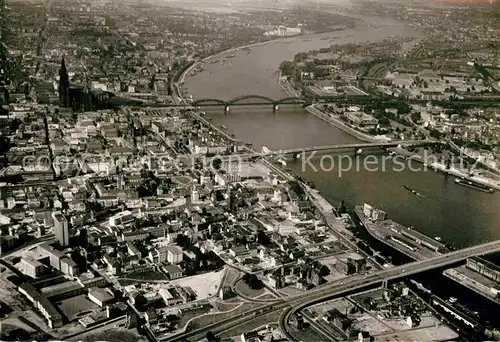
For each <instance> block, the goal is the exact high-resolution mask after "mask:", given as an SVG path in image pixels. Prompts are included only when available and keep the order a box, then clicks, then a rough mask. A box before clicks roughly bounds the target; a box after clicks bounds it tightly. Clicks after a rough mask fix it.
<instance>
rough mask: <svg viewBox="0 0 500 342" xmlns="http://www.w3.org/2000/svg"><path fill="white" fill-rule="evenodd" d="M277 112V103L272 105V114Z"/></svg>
mask: <svg viewBox="0 0 500 342" xmlns="http://www.w3.org/2000/svg"><path fill="white" fill-rule="evenodd" d="M279 110H280V106H279V105H278V104H277V103H275V104H273V112H275V113H276V112H277V111H279Z"/></svg>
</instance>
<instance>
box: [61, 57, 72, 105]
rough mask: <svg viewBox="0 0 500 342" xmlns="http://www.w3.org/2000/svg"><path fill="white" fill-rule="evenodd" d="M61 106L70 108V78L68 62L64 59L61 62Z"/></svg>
mask: <svg viewBox="0 0 500 342" xmlns="http://www.w3.org/2000/svg"><path fill="white" fill-rule="evenodd" d="M59 106H60V107H69V106H70V98H69V76H68V71H67V70H66V62H65V61H64V57H63V58H62V60H61V68H60V69H59Z"/></svg>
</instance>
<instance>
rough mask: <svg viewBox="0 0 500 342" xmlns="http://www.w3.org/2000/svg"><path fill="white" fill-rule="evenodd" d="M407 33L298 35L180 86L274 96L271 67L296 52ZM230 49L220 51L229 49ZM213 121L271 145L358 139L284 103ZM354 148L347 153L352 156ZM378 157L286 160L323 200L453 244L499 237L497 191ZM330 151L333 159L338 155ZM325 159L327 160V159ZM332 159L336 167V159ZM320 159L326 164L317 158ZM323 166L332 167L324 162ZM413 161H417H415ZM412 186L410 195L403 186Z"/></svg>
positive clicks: (203, 93)
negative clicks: (345, 164) (369, 162)
mask: <svg viewBox="0 0 500 342" xmlns="http://www.w3.org/2000/svg"><path fill="white" fill-rule="evenodd" d="M402 35H404V36H413V37H418V36H419V34H418V33H416V32H414V31H412V30H411V29H409V28H407V27H405V26H404V25H402V24H401V23H397V22H390V23H389V22H385V20H383V22H382V23H381V22H373V21H372V22H369V23H368V22H367V21H365V24H363V25H361V26H359V27H357V28H354V29H348V30H344V31H337V32H331V33H324V34H318V35H311V36H302V37H296V38H289V39H285V40H278V41H273V42H269V43H267V44H264V45H259V46H253V47H252V48H251V52H247V51H245V50H240V51H237V52H232V53H233V54H234V55H235V56H234V57H233V58H228V59H226V61H225V62H224V64H222V65H221V63H220V62H219V61H220V60H221V59H222V58H223V56H224V55H223V56H219V57H216V58H215V59H217V60H218V62H216V63H210V62H207V63H205V65H204V69H205V71H204V72H202V73H198V74H196V75H194V76H190V77H187V78H186V80H185V89H186V90H187V91H188V93H190V94H192V95H193V97H194V98H195V99H201V98H217V99H222V100H230V99H232V98H235V97H238V96H241V95H250V94H256V95H265V96H268V97H271V98H274V99H279V98H283V97H286V93H285V92H284V91H283V90H282V89H281V87H280V85H279V84H278V66H279V64H280V63H281V62H282V61H284V60H290V59H292V58H293V56H294V55H295V54H296V53H299V52H306V51H309V50H312V49H319V48H321V47H328V46H330V45H332V44H344V43H350V42H352V43H360V42H367V41H376V40H380V39H384V38H387V37H389V36H402ZM229 54H231V53H226V54H225V55H229ZM209 114H210V115H211V117H212V118H213V122H214V123H215V124H217V125H226V126H227V127H228V129H229V130H230V131H231V132H232V133H234V134H235V136H236V138H238V139H241V140H243V141H246V142H250V143H252V144H254V145H255V146H256V147H258V146H267V147H269V148H271V149H279V148H292V147H306V146H314V145H328V144H337V143H352V142H356V141H357V139H356V138H354V137H352V136H350V135H348V134H346V133H345V132H343V131H341V130H339V129H337V128H335V127H333V126H330V125H328V124H327V123H325V122H323V121H321V120H320V119H318V118H316V117H315V116H313V115H311V114H308V113H307V112H306V111H304V110H303V109H302V108H300V107H292V106H283V107H282V108H280V111H279V112H278V113H276V114H273V113H272V109H271V108H267V107H265V106H262V107H255V106H254V107H232V108H231V113H230V114H228V115H225V114H224V113H223V112H222V109H220V111H219V110H217V111H215V110H214V111H210V113H209ZM352 152H353V151H349V152H348V153H349V154H351V155H352ZM378 155H379V164H378V167H373V166H372V167H371V168H370V170H373V169H375V168H377V169H378V170H377V171H369V170H364V169H363V168H360V169H359V171H358V170H356V168H354V169H352V170H350V171H348V172H343V173H342V174H341V175H340V177H339V172H338V171H339V170H338V168H333V169H332V170H331V171H328V172H327V171H317V172H316V171H315V170H314V167H311V165H313V166H316V167H317V168H319V164H320V157H319V156H316V157H314V158H313V160H312V163H311V164H310V165H309V164H308V165H306V167H305V169H304V168H303V161H300V160H299V161H293V160H289V161H288V167H289V168H291V169H292V170H293V172H296V173H299V174H302V175H303V176H304V177H305V178H306V179H308V180H311V181H313V182H314V183H315V184H316V187H317V188H318V190H320V191H321V193H322V194H323V195H324V197H325V198H326V199H328V200H329V201H332V202H337V201H339V200H342V199H343V200H344V201H345V203H346V204H347V205H348V206H354V205H355V204H360V203H363V202H367V203H371V204H373V205H375V206H377V207H379V208H381V209H383V210H385V211H386V212H387V213H388V214H389V216H390V217H391V218H392V219H394V220H396V221H399V222H400V223H402V224H404V225H406V226H413V227H414V228H415V229H418V230H419V231H421V232H423V233H425V234H428V235H429V236H432V237H434V236H439V237H442V238H443V240H444V241H446V242H449V243H453V244H455V245H456V246H457V247H463V246H466V245H470V244H475V243H479V242H484V241H487V240H494V239H500V193H499V192H498V191H497V192H496V193H494V194H488V193H483V192H480V191H476V190H472V189H469V188H466V187H462V186H459V185H456V184H454V178H453V177H449V176H446V175H443V174H441V173H436V172H434V171H411V170H409V169H405V170H404V171H401V172H397V171H395V170H394V167H393V166H394V165H393V163H392V162H391V161H388V162H386V164H385V171H383V170H382V166H383V165H382V164H381V159H382V158H381V157H382V156H384V155H383V154H382V153H378ZM338 157H339V155H337V157H336V158H338ZM330 162H331V160H330ZM334 162H335V163H336V165H338V163H339V160H338V159H335V160H334ZM325 164H328V163H324V166H325ZM326 167H327V168H328V169H330V168H331V165H330V164H328V165H326ZM415 167H421V166H417V165H415ZM402 185H406V186H408V187H410V188H413V189H416V190H417V191H418V192H419V193H420V195H414V194H412V193H411V192H409V191H408V190H405V189H404V188H402Z"/></svg>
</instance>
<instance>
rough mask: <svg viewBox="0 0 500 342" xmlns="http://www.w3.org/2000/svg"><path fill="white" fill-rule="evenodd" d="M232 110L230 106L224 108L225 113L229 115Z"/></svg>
mask: <svg viewBox="0 0 500 342" xmlns="http://www.w3.org/2000/svg"><path fill="white" fill-rule="evenodd" d="M230 110H231V108H230V107H229V105H225V106H224V113H226V114H228V113H229V111H230Z"/></svg>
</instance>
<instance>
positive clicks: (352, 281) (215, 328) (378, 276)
mask: <svg viewBox="0 0 500 342" xmlns="http://www.w3.org/2000/svg"><path fill="white" fill-rule="evenodd" d="M498 251H500V240H498V241H493V242H488V243H484V244H481V245H478V246H474V247H469V248H465V249H461V250H458V251H454V252H450V253H447V254H443V255H440V256H437V257H434V258H430V259H427V260H423V261H416V262H412V263H408V264H405V265H402V266H397V267H393V268H389V269H384V270H380V271H377V272H374V273H372V274H368V275H356V276H351V277H347V278H344V279H341V280H339V281H335V282H333V283H328V284H325V285H322V286H319V287H317V288H316V289H314V290H311V291H308V292H306V293H304V294H300V295H298V296H293V297H287V298H284V299H280V302H279V303H274V304H269V305H263V306H260V307H258V308H256V309H252V310H249V311H247V312H245V313H243V314H240V315H239V316H237V317H231V318H228V319H224V320H221V321H219V322H217V323H214V324H211V325H208V326H205V327H203V328H200V329H197V330H193V331H190V332H187V333H179V334H175V335H172V336H169V337H167V338H165V339H163V340H162V341H179V340H187V339H190V340H200V339H202V338H204V335H205V334H206V332H208V331H212V332H214V333H220V332H223V331H225V330H229V329H231V328H233V327H237V326H239V325H241V324H243V323H246V322H248V320H249V319H250V318H252V319H254V318H255V317H258V316H260V315H264V314H268V313H270V312H272V311H279V310H284V309H285V310H284V312H283V313H282V315H281V317H280V320H279V324H280V327H281V329H282V331H283V333H284V334H285V335H286V337H287V338H288V339H289V340H290V341H295V339H294V337H293V336H291V335H290V333H289V332H288V330H289V329H288V321H289V319H290V317H291V316H292V315H293V314H294V313H295V312H297V311H300V310H301V309H303V308H305V307H307V306H310V305H312V304H315V303H319V302H322V301H325V300H328V299H331V298H335V297H340V296H343V295H346V294H348V293H352V292H353V291H356V290H361V289H363V288H367V287H370V286H375V285H378V284H381V283H382V282H383V281H384V280H397V279H401V278H404V277H407V276H410V275H414V274H417V273H421V272H425V271H430V270H433V269H436V268H443V267H445V266H449V265H453V264H456V263H458V262H461V261H464V260H465V259H467V258H470V257H472V256H477V255H484V254H488V253H493V252H498Z"/></svg>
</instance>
